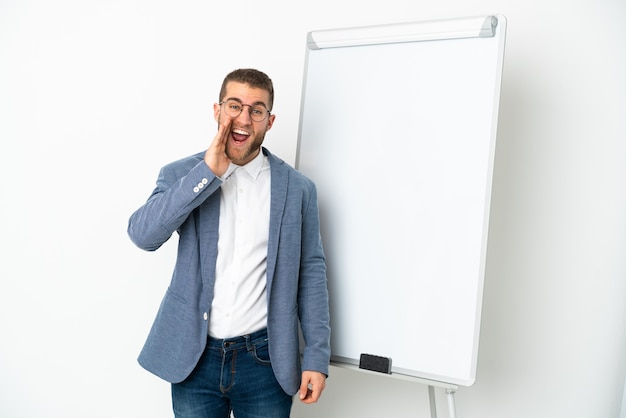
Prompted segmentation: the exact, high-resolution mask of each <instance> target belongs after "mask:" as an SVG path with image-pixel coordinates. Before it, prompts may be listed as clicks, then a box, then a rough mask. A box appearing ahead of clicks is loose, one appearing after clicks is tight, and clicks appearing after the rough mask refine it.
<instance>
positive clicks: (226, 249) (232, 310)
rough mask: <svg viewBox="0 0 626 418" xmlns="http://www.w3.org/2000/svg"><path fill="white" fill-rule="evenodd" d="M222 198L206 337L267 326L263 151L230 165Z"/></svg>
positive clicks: (266, 169) (266, 185) (266, 195)
mask: <svg viewBox="0 0 626 418" xmlns="http://www.w3.org/2000/svg"><path fill="white" fill-rule="evenodd" d="M223 178H224V179H225V180H224V183H223V184H222V186H221V187H222V194H221V200H220V223H219V239H218V243H217V261H216V263H217V264H216V272H215V274H216V278H215V290H214V296H213V303H212V308H211V313H210V318H209V335H211V336H212V337H214V338H230V337H236V336H240V335H246V334H249V333H252V332H254V331H258V330H260V329H262V328H264V327H266V326H267V297H266V282H267V278H266V262H267V242H268V238H269V219H270V165H269V161H268V159H267V157H266V156H264V155H263V153H262V152H259V155H258V156H257V157H256V158H255V159H254V160H252V161H250V162H249V163H248V164H246V165H245V166H237V165H235V164H232V163H231V165H230V167H229V169H228V171H227V172H226V174H225V175H224V176H223Z"/></svg>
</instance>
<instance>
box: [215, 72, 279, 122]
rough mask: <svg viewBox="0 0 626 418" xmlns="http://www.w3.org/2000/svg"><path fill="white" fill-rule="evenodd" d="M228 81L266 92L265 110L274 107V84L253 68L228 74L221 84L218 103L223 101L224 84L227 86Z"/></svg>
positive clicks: (224, 94)
mask: <svg viewBox="0 0 626 418" xmlns="http://www.w3.org/2000/svg"><path fill="white" fill-rule="evenodd" d="M229 81H234V82H237V83H244V84H248V85H249V86H250V87H254V88H259V89H263V90H266V91H267V92H268V93H269V94H270V102H269V103H268V104H267V105H268V106H269V109H267V110H270V111H271V110H272V107H273V106H274V84H273V83H272V80H271V79H270V78H269V77H268V76H267V74H265V73H264V72H262V71H259V70H255V69H253V68H240V69H238V70H235V71H232V72H230V73H229V74H228V75H227V76H226V77H225V78H224V81H223V82H222V88H221V89H220V98H219V101H220V102H221V101H222V100H224V96H226V84H228V82H229Z"/></svg>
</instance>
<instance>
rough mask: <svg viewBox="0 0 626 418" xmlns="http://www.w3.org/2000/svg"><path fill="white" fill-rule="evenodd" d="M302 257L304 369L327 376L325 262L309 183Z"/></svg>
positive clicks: (300, 295)
mask: <svg viewBox="0 0 626 418" xmlns="http://www.w3.org/2000/svg"><path fill="white" fill-rule="evenodd" d="M303 209H304V210H303V220H302V234H303V236H302V257H301V262H300V280H299V292H298V308H299V316H300V326H301V329H302V334H303V338H304V351H303V353H302V354H303V355H302V368H303V370H315V371H319V372H321V373H324V374H325V375H327V376H328V366H329V363H330V314H329V302H328V288H327V283H326V261H325V256H324V251H323V247H322V238H321V235H320V221H319V210H318V204H317V191H316V189H315V185H313V184H312V183H310V187H309V199H308V204H307V205H306V206H305V207H304V208H303Z"/></svg>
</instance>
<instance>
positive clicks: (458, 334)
mask: <svg viewBox="0 0 626 418" xmlns="http://www.w3.org/2000/svg"><path fill="white" fill-rule="evenodd" d="M505 25H506V20H505V18H504V17H503V16H484V17H472V18H463V19H451V20H442V21H430V22H413V23H403V24H397V25H381V26H372V27H361V28H347V29H338V30H325V31H314V32H310V33H309V34H308V36H307V50H306V64H305V74H304V83H303V94H302V105H301V114H300V127H299V138H298V151H297V157H296V166H297V168H298V169H299V170H300V171H302V172H303V173H304V174H305V175H307V176H308V177H309V178H311V179H312V180H313V181H314V182H315V183H316V185H317V188H318V195H319V205H320V221H321V225H322V238H323V242H324V249H325V252H326V257H327V268H328V286H329V292H330V306H331V327H332V338H331V348H332V361H333V362H335V363H345V364H353V365H358V363H359V358H360V355H361V354H362V353H367V354H373V355H377V356H384V357H389V358H391V361H392V368H391V371H392V374H401V375H403V376H414V377H417V378H424V379H429V380H434V381H439V382H446V383H451V384H458V385H464V386H470V385H472V384H473V383H474V381H475V372H476V365H477V358H478V344H479V331H480V317H481V304H482V293H483V279H484V273H485V262H486V247H487V237H488V224H489V206H490V197H491V183H492V172H493V160H494V151H495V139H496V127H497V114H498V102H499V92H500V81H501V73H502V60H503V56H504V34H505Z"/></svg>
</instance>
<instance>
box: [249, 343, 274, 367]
mask: <svg viewBox="0 0 626 418" xmlns="http://www.w3.org/2000/svg"><path fill="white" fill-rule="evenodd" d="M252 356H253V357H254V360H255V361H256V362H257V363H259V364H262V365H266V366H269V365H270V364H271V362H270V352H269V345H268V343H267V338H266V339H264V340H262V341H259V342H258V343H255V344H254V345H253V346H252Z"/></svg>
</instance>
